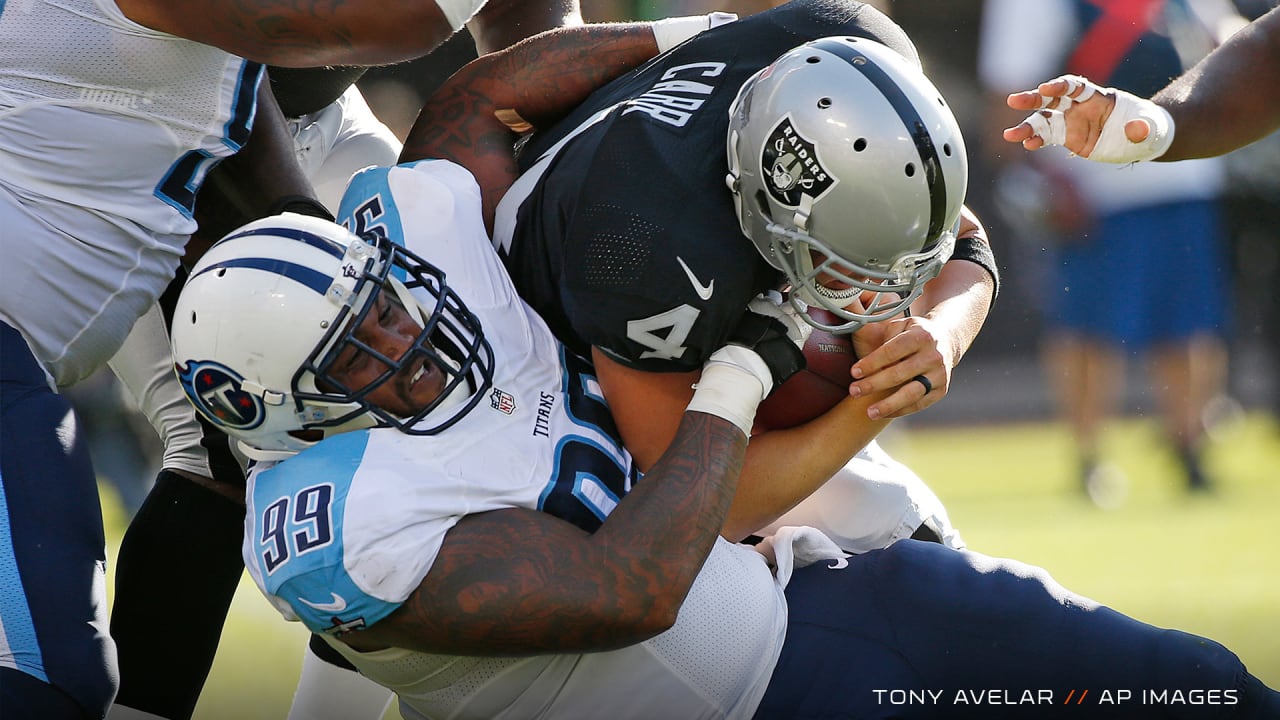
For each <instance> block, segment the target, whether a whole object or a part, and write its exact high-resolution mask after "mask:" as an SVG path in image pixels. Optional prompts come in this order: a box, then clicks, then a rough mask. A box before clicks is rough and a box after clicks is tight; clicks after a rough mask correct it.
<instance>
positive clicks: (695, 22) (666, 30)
mask: <svg viewBox="0 0 1280 720" xmlns="http://www.w3.org/2000/svg"><path fill="white" fill-rule="evenodd" d="M737 19H738V16H737V15H735V14H733V13H726V12H713V13H711V14H710V15H684V16H681V17H671V18H664V19H662V20H654V21H653V23H652V26H653V39H654V40H655V41H657V43H658V52H660V53H664V52H666V51H668V50H670V49H671V48H673V47H675V46H677V45H679V44H680V43H682V42H684V41H685V40H688V39H689V38H691V37H693V36H694V35H697V34H698V33H700V32H702V31H703V30H710V29H711V28H713V27H720V26H721V25H724V24H725V23H729V22H733V21H734V20H737Z"/></svg>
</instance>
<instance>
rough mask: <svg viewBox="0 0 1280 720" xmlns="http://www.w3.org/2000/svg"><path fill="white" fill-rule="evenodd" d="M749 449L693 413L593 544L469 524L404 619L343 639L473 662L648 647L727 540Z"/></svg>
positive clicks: (569, 533)
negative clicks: (721, 537) (727, 521)
mask: <svg viewBox="0 0 1280 720" xmlns="http://www.w3.org/2000/svg"><path fill="white" fill-rule="evenodd" d="M746 444H747V441H746V436H745V435H744V434H743V433H742V431H741V430H739V429H738V428H737V427H735V426H734V425H733V424H731V423H729V422H728V421H725V420H722V419H720V418H717V417H714V416H711V415H708V414H704V413H686V414H685V415H684V418H683V420H682V422H681V426H680V429H679V431H678V432H677V435H676V440H675V442H674V443H673V444H672V446H671V448H670V450H669V451H668V452H667V453H665V454H664V456H663V458H662V459H661V460H660V461H659V462H658V463H657V464H656V465H655V466H654V468H653V469H652V470H651V471H650V472H649V473H648V474H647V475H646V476H645V478H644V481H643V482H642V483H639V484H637V485H636V487H635V488H634V489H633V490H632V491H631V492H630V493H629V494H628V495H627V496H626V497H625V498H623V499H622V501H621V502H620V503H619V504H618V506H617V508H616V509H614V511H613V512H612V513H611V514H610V515H609V517H608V518H607V519H606V520H605V522H604V524H603V525H602V526H601V527H600V528H599V529H597V530H596V531H595V532H594V533H592V534H587V533H584V532H583V531H581V530H579V529H577V528H576V527H573V526H571V525H569V524H568V523H565V522H563V521H561V520H558V519H556V518H554V517H551V516H550V515H548V514H546V513H542V512H537V511H526V510H504V511H497V512H494V513H485V514H482V515H475V516H468V517H466V518H464V519H463V520H462V521H461V522H459V523H458V525H457V526H456V527H455V528H454V529H452V530H450V531H449V533H448V534H447V535H446V536H445V542H444V546H443V547H442V548H441V550H440V553H439V555H438V556H437V558H436V560H435V562H434V563H433V565H432V567H431V571H430V572H429V573H428V574H427V577H426V578H425V579H424V580H423V581H422V584H421V585H420V586H419V588H418V589H417V590H416V591H414V593H413V594H411V595H410V597H409V599H408V600H407V601H406V602H405V603H404V604H403V605H402V606H401V607H400V608H399V609H397V610H396V611H395V612H394V613H392V614H391V615H389V616H387V617H386V618H385V619H383V620H381V621H379V622H377V623H376V624H374V625H372V626H371V627H369V628H368V629H365V630H361V631H359V632H355V633H349V634H348V635H345V636H343V640H344V641H347V642H349V643H350V644H352V645H353V646H354V647H356V648H358V649H365V650H369V649H376V648H379V647H386V646H397V647H404V648H409V649H414V650H420V651H423V652H442V653H450V654H469V655H523V654H530V653H550V652H593V651H601V650H609V649H613V648H617V647H622V646H626V645H631V644H635V643H637V642H642V641H644V640H647V639H648V638H650V637H652V636H654V635H656V634H657V633H659V632H662V631H663V630H665V629H667V628H668V627H670V626H671V625H672V624H673V623H674V622H675V620H676V617H677V614H678V612H679V608H680V605H681V604H682V603H683V601H684V598H685V596H686V595H687V593H688V591H689V588H690V587H691V586H692V584H693V581H694V579H695V578H696V576H697V574H698V573H699V571H700V570H701V568H702V565H703V563H704V562H705V560H706V557H707V554H708V553H709V552H710V550H711V547H712V545H713V543H714V542H715V539H716V537H717V535H718V533H719V531H720V527H721V524H722V521H723V519H724V516H725V513H726V512H727V510H728V507H729V501H730V498H731V497H732V495H733V492H734V488H735V486H736V480H737V477H738V472H739V469H740V467H741V463H742V456H743V453H744V450H745V447H746Z"/></svg>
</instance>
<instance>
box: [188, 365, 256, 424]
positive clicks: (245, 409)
mask: <svg viewBox="0 0 1280 720" xmlns="http://www.w3.org/2000/svg"><path fill="white" fill-rule="evenodd" d="M175 368H176V369H177V371H178V380H179V381H181V382H182V389H183V390H185V391H186V393H187V398H188V399H190V400H191V403H192V404H193V405H195V406H196V409H197V410H199V411H200V414H201V415H204V416H205V417H206V418H208V419H209V421H210V422H212V423H214V424H216V425H221V426H222V427H225V428H230V429H232V430H251V429H253V428H255V427H258V426H259V425H261V424H262V421H263V420H264V419H266V412H265V411H264V409H263V407H262V400H261V399H259V398H257V397H255V396H253V395H250V394H249V393H247V392H245V391H244V390H242V389H241V387H240V383H241V381H242V380H243V379H244V378H242V377H240V375H238V374H237V373H236V372H235V371H233V370H231V369H230V368H228V367H226V366H224V365H220V364H219V363H216V362H212V361H209V360H196V361H192V362H190V363H187V365H186V367H183V366H182V365H177V366H175Z"/></svg>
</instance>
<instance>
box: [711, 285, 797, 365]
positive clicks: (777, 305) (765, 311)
mask: <svg viewBox="0 0 1280 720" xmlns="http://www.w3.org/2000/svg"><path fill="white" fill-rule="evenodd" d="M811 332H813V327H812V326H811V325H809V323H807V322H805V321H804V320H803V319H802V318H801V317H800V315H799V313H798V312H797V311H796V309H795V307H794V306H792V304H791V303H790V302H789V301H788V300H787V299H786V298H784V297H783V295H782V293H779V292H776V291H769V292H766V293H762V294H760V295H757V296H756V297H755V298H753V299H752V300H751V302H750V303H748V304H747V309H746V312H744V313H743V315H742V318H741V319H740V320H739V321H738V324H737V326H735V327H734V329H733V332H732V333H730V335H729V340H728V342H729V343H730V344H733V345H742V346H744V347H748V348H751V349H752V350H754V351H755V352H756V354H757V355H759V356H760V358H761V359H762V360H764V362H765V364H767V365H768V366H769V371H770V372H771V373H772V375H773V387H774V388H777V387H778V386H780V385H782V383H784V382H786V380H787V378H789V377H791V376H792V375H794V374H796V373H797V372H799V371H800V370H802V369H803V368H804V365H805V361H804V352H803V351H802V349H803V348H804V344H805V341H806V340H808V339H809V333H811Z"/></svg>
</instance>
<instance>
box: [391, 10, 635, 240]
mask: <svg viewBox="0 0 1280 720" xmlns="http://www.w3.org/2000/svg"><path fill="white" fill-rule="evenodd" d="M656 53H657V45H656V44H655V42H654V40H653V33H652V31H651V30H650V29H649V24H648V23H632V24H614V25H584V26H579V27H574V28H560V29H557V30H552V31H549V32H545V33H542V34H539V35H536V36H534V37H532V38H529V39H528V40H525V41H523V42H520V43H517V44H516V45H514V46H512V47H509V48H507V49H505V50H502V51H499V52H495V53H492V54H489V55H485V56H483V57H480V58H478V59H476V60H473V61H472V62H470V63H467V65H466V66H465V67H463V68H462V69H461V70H459V71H458V72H456V73H454V74H453V76H452V77H450V78H449V79H448V80H447V81H445V83H444V84H443V85H441V86H440V88H438V89H437V90H436V92H435V93H433V94H432V96H431V97H430V98H428V99H427V101H426V102H425V103H424V104H423V106H422V109H421V110H420V111H419V112H418V118H417V120H416V121H415V122H414V125H413V128H412V129H411V130H410V131H409V135H408V137H407V138H406V139H405V143H404V149H403V150H402V151H401V153H400V160H401V162H410V161H413V160H421V159H424V158H437V159H444V160H450V161H452V162H455V163H457V164H459V165H461V166H463V167H465V168H467V170H469V171H471V174H472V175H473V176H475V178H476V182H477V183H479V185H480V190H481V193H482V196H483V212H484V218H485V225H486V227H488V228H490V229H492V227H493V213H494V209H495V208H496V207H497V204H498V201H499V200H500V199H501V197H502V195H503V193H505V192H506V189H507V188H508V187H510V185H511V183H512V182H514V181H515V178H516V176H517V174H518V168H517V167H516V162H515V157H514V154H513V152H512V146H513V144H514V142H515V140H516V137H517V134H516V131H517V130H519V131H521V132H525V131H527V130H529V129H532V128H533V125H528V126H527V127H520V126H519V125H515V123H517V122H529V123H533V124H534V125H536V124H546V123H548V122H550V121H552V120H553V119H555V118H558V117H560V116H561V115H563V114H565V113H567V112H569V111H570V110H572V109H573V108H574V107H576V106H577V105H578V104H580V103H581V102H582V101H583V100H584V99H586V97H587V96H588V95H589V94H590V93H591V92H592V91H593V90H595V89H596V88H598V87H600V86H601V85H603V84H605V83H606V82H608V81H609V80H611V79H613V78H615V77H617V76H619V75H621V74H623V73H625V72H626V71H628V70H630V69H631V68H633V67H636V66H637V65H639V64H640V63H642V62H644V61H645V60H647V59H649V58H651V57H653V56H654V54H656ZM513 125H514V129H513Z"/></svg>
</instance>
